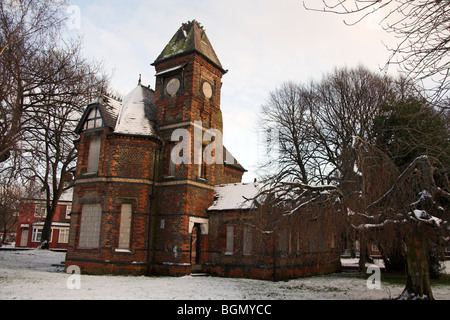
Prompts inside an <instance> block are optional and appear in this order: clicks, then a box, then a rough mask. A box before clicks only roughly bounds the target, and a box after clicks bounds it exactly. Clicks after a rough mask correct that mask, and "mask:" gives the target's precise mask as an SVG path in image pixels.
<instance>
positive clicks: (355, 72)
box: [259, 67, 394, 185]
mask: <svg viewBox="0 0 450 320" xmlns="http://www.w3.org/2000/svg"><path fill="white" fill-rule="evenodd" d="M393 88H394V81H393V80H392V79H390V78H388V77H383V76H379V75H377V74H374V73H372V72H370V71H368V70H367V69H365V68H363V67H358V68H355V69H347V68H341V69H335V70H334V71H333V72H332V73H330V74H327V75H325V76H324V77H323V79H321V80H320V81H315V82H311V83H310V84H308V85H301V84H294V83H292V82H289V83H285V84H283V85H282V86H281V87H280V88H279V89H277V90H275V91H274V92H271V93H270V96H269V99H268V101H267V103H266V104H264V105H263V106H262V107H261V111H260V113H259V130H260V131H261V132H265V133H266V134H267V139H266V141H264V143H267V151H268V152H267V154H269V157H268V158H266V161H265V162H262V164H261V167H262V168H263V169H270V170H269V174H268V175H269V176H270V175H271V176H272V180H273V178H276V179H277V180H278V181H286V180H289V179H290V180H292V181H296V182H301V183H303V184H312V183H315V184H335V185H336V184H342V183H348V182H349V181H350V182H351V181H353V180H354V179H355V175H354V171H353V165H354V160H355V157H354V154H353V151H352V142H353V137H354V136H361V137H365V138H367V137H368V136H369V133H370V130H371V126H372V123H373V119H374V118H375V117H376V116H377V115H378V114H379V113H380V112H381V106H382V104H383V101H384V100H385V99H386V98H387V97H388V96H389V95H390V94H391V93H392V91H393ZM269 133H270V134H269ZM272 150H275V151H276V152H275V153H274V154H275V157H270V154H271V151H272ZM275 173H276V174H275Z"/></svg>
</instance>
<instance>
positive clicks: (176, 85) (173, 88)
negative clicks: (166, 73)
mask: <svg viewBox="0 0 450 320" xmlns="http://www.w3.org/2000/svg"><path fill="white" fill-rule="evenodd" d="M178 89H180V80H178V79H177V78H173V79H170V81H169V82H168V83H167V86H166V91H167V93H168V94H169V95H171V96H172V95H174V94H175V93H177V91H178Z"/></svg>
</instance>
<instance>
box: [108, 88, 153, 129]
mask: <svg viewBox="0 0 450 320" xmlns="http://www.w3.org/2000/svg"><path fill="white" fill-rule="evenodd" d="M145 90H149V89H147V88H145V87H143V86H141V85H138V86H137V87H136V88H134V89H133V90H132V91H131V92H130V93H129V94H127V95H126V97H125V98H124V99H123V103H122V108H121V110H120V114H119V117H118V119H117V124H116V128H115V130H114V132H117V133H125V134H133V135H146V136H154V135H155V130H154V128H153V126H152V123H151V120H153V119H149V115H148V114H147V113H148V111H146V109H152V107H153V106H152V101H151V100H152V99H151V97H150V94H149V92H146V91H145ZM149 111H150V112H154V110H149Z"/></svg>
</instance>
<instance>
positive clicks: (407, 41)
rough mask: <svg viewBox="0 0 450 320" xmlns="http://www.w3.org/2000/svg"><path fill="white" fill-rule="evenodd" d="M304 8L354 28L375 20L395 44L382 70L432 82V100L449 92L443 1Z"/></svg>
mask: <svg viewBox="0 0 450 320" xmlns="http://www.w3.org/2000/svg"><path fill="white" fill-rule="evenodd" d="M306 2H308V1H303V4H304V6H305V7H306V8H307V9H309V10H314V11H321V12H330V13H334V14H339V15H348V16H351V17H353V20H352V21H349V20H345V23H346V24H348V25H355V24H357V23H359V22H361V21H362V20H364V19H366V18H367V17H368V16H374V15H377V16H379V24H380V26H382V27H383V29H384V30H386V31H387V32H389V33H393V34H394V35H395V38H396V39H398V43H397V44H396V45H395V46H393V47H388V49H389V50H390V51H391V56H390V57H389V59H388V61H387V63H386V67H388V66H389V65H392V64H393V65H398V66H399V68H400V70H402V71H404V72H405V75H407V78H408V79H412V80H414V81H417V82H421V81H424V80H427V79H430V80H432V81H433V82H434V85H433V88H432V91H433V94H434V98H435V100H436V101H437V100H439V99H440V98H442V97H445V96H446V94H447V92H448V90H449V89H450V78H449V76H450V74H449V70H450V60H449V47H448V42H449V39H450V30H449V28H448V22H449V18H450V6H449V4H448V1H446V0H413V1H411V0H386V1H381V0H322V7H318V6H317V3H314V4H312V2H315V1H309V3H311V5H308V4H306Z"/></svg>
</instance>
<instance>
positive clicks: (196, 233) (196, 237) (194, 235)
mask: <svg viewBox="0 0 450 320" xmlns="http://www.w3.org/2000/svg"><path fill="white" fill-rule="evenodd" d="M201 243H202V232H201V228H200V224H199V223H194V226H193V227H192V232H191V265H192V266H193V268H194V266H197V265H200V258H201Z"/></svg>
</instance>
